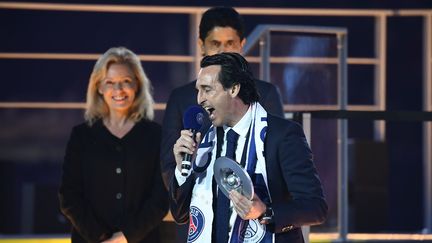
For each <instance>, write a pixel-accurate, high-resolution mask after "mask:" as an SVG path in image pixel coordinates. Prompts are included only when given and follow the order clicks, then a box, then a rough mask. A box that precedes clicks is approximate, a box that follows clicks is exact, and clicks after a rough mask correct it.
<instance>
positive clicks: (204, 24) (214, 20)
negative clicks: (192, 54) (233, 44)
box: [199, 7, 244, 41]
mask: <svg viewBox="0 0 432 243" xmlns="http://www.w3.org/2000/svg"><path fill="white" fill-rule="evenodd" d="M215 27H231V28H233V29H234V30H236V31H237V35H238V36H239V37H240V40H243V39H244V22H243V18H242V17H241V16H240V14H239V13H238V12H237V11H236V10H235V9H234V8H232V7H213V8H210V9H208V10H207V11H205V12H204V14H203V16H202V18H201V22H200V26H199V38H200V39H201V40H202V41H204V40H205V38H206V37H207V35H208V33H209V32H210V31H212V30H213V28H215Z"/></svg>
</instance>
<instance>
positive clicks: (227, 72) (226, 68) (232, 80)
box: [201, 52, 259, 104]
mask: <svg viewBox="0 0 432 243" xmlns="http://www.w3.org/2000/svg"><path fill="white" fill-rule="evenodd" d="M212 65H220V66H221V70H220V72H219V75H218V79H219V82H220V83H221V84H222V86H223V88H224V89H225V90H226V89H228V88H231V87H232V86H233V85H235V84H240V92H239V95H238V96H239V97H240V99H241V100H242V101H243V103H245V104H250V103H253V102H257V101H258V99H259V94H258V91H257V89H256V86H255V79H254V77H253V75H252V72H251V71H250V68H249V64H248V62H247V61H246V59H244V57H243V56H242V55H240V54H238V53H234V52H223V53H219V54H215V55H212V56H205V57H204V58H203V59H202V60H201V68H205V67H208V66H212Z"/></svg>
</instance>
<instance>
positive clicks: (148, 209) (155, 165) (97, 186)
mask: <svg viewBox="0 0 432 243" xmlns="http://www.w3.org/2000/svg"><path fill="white" fill-rule="evenodd" d="M160 139H161V128H160V126H159V125H158V124H156V123H155V122H150V121H146V120H141V121H139V122H138V123H136V124H135V126H134V127H133V128H132V129H131V130H130V131H129V132H128V133H127V134H126V135H125V136H124V137H123V138H121V139H120V138H117V137H115V136H114V135H112V134H111V133H110V132H109V130H108V129H107V128H106V127H105V126H104V125H103V123H102V121H100V120H99V121H98V122H96V123H95V124H94V125H93V126H91V127H90V126H88V125H87V124H81V125H78V126H76V127H74V128H73V130H72V134H71V137H70V139H69V142H68V145H67V149H66V155H65V160H64V165H63V177H62V184H61V187H60V191H59V198H60V207H61V211H62V212H63V214H64V215H65V216H66V217H67V218H68V219H69V220H70V222H71V223H72V225H73V230H72V242H100V241H101V240H105V239H107V238H109V237H111V235H112V234H113V233H115V232H117V231H122V232H123V234H124V235H125V237H126V238H127V240H128V242H130V243H131V242H158V240H159V239H158V238H159V234H158V230H157V228H158V225H159V224H160V223H161V221H162V219H163V217H164V216H165V215H166V213H167V211H168V201H167V192H166V189H165V187H164V186H163V183H162V178H161V174H160V167H159V152H160V151H159V149H160V147H159V145H160Z"/></svg>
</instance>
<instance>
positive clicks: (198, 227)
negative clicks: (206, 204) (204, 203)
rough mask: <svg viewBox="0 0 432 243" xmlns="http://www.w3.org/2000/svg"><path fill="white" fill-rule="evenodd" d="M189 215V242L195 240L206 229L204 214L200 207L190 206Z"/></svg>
mask: <svg viewBox="0 0 432 243" xmlns="http://www.w3.org/2000/svg"><path fill="white" fill-rule="evenodd" d="M189 217H190V218H189V234H188V242H195V241H196V240H197V239H198V237H199V236H200V235H201V233H202V232H203V229H204V224H205V220H204V214H203V213H202V211H201V210H200V209H199V208H197V207H195V206H192V207H191V208H190V216H189Z"/></svg>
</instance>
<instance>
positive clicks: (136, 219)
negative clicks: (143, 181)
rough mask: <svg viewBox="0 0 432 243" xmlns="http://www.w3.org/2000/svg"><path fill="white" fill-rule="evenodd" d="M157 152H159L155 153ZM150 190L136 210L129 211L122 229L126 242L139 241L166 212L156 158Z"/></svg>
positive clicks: (166, 205)
mask: <svg viewBox="0 0 432 243" xmlns="http://www.w3.org/2000/svg"><path fill="white" fill-rule="evenodd" d="M157 154H159V153H157ZM154 163H155V166H154V168H155V170H154V171H153V172H152V175H154V176H153V180H152V182H151V183H152V185H153V186H152V190H151V193H149V195H148V196H147V197H146V200H145V201H144V202H142V203H141V204H139V209H138V211H134V212H132V211H129V212H128V215H127V217H126V218H127V221H126V224H125V225H126V226H125V228H124V229H122V231H123V234H124V235H125V237H126V239H127V240H128V242H140V241H141V240H142V239H143V238H145V237H146V236H147V235H148V234H149V233H150V232H152V231H153V230H154V229H155V228H156V227H157V226H158V225H159V223H160V222H162V220H163V218H164V217H165V215H166V214H167V213H168V192H167V190H166V189H165V186H164V184H163V182H162V177H161V173H160V166H159V156H158V159H157V160H155V161H154Z"/></svg>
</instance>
